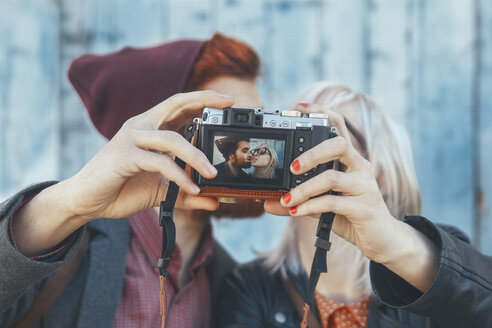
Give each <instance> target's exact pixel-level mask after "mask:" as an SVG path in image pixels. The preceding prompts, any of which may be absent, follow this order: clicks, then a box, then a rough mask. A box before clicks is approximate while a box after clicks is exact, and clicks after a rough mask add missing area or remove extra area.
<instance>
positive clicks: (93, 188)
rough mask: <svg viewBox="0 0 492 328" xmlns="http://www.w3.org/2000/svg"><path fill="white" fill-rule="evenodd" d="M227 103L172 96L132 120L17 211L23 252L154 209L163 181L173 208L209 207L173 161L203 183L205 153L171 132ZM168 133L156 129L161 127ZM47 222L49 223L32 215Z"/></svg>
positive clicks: (211, 172)
mask: <svg viewBox="0 0 492 328" xmlns="http://www.w3.org/2000/svg"><path fill="white" fill-rule="evenodd" d="M232 103H233V99H232V98H231V97H229V96H223V95H220V94H218V93H215V92H212V91H200V92H191V93H186V94H178V95H175V96H173V97H171V98H169V99H167V100H166V101H164V102H162V103H160V104H158V105H156V106H155V107H153V108H151V109H149V110H148V111H146V112H144V113H142V114H140V115H138V116H135V117H133V118H131V119H129V120H128V121H126V123H125V124H124V125H123V127H121V129H120V130H119V131H118V133H117V134H116V135H115V136H114V137H113V138H112V139H111V140H110V141H109V143H108V144H106V146H105V147H104V148H102V149H101V150H100V151H99V152H98V153H97V154H96V155H95V156H94V157H93V158H92V159H91V160H90V161H89V162H88V163H87V164H86V165H85V166H84V167H83V168H82V169H81V170H80V171H79V172H78V173H77V174H75V175H74V176H72V177H71V178H69V179H67V180H63V181H61V182H59V183H58V184H55V185H53V186H51V187H48V188H46V189H44V190H43V191H42V192H41V193H40V194H38V195H37V196H36V197H34V198H33V199H32V200H31V201H30V202H28V203H27V204H26V206H24V207H23V208H22V210H21V211H20V212H19V213H18V214H17V215H16V219H15V220H14V221H13V222H14V229H13V230H14V237H15V240H16V243H17V245H18V246H19V249H20V250H21V251H22V252H24V253H25V254H31V253H37V252H39V251H41V250H45V249H49V248H51V247H53V246H55V245H57V244H58V243H60V242H61V241H62V240H64V239H65V238H66V237H67V236H68V235H70V234H71V233H72V232H73V231H75V230H76V229H78V228H79V227H80V226H82V225H84V224H85V223H87V222H89V221H91V220H93V219H96V218H100V217H105V218H123V217H128V216H130V215H132V214H134V213H137V212H139V211H142V210H144V209H148V208H151V207H154V206H158V205H159V203H160V201H161V200H163V199H164V196H165V194H166V191H167V185H168V180H172V181H175V182H176V183H177V184H178V185H179V186H180V187H181V189H182V190H183V191H182V192H180V193H179V196H178V200H177V203H176V206H177V207H180V208H187V209H205V210H215V209H216V208H217V206H218V203H217V201H216V200H215V199H213V198H208V197H198V196H196V195H197V194H198V193H199V188H198V187H197V186H196V185H195V184H194V183H193V182H192V180H191V179H190V177H189V175H188V174H187V173H186V172H185V171H184V170H182V169H181V168H179V166H178V165H176V163H175V162H174V157H175V156H178V157H180V158H181V159H183V160H184V161H185V162H187V163H188V164H189V165H190V166H192V167H193V168H195V169H196V170H197V171H198V172H200V174H202V175H203V176H205V177H207V178H213V177H214V176H215V174H216V170H215V168H214V167H213V166H212V165H211V164H210V163H209V161H208V160H207V158H206V157H205V155H204V154H203V153H202V152H201V151H199V150H198V149H196V148H195V147H193V146H192V145H191V144H190V143H189V142H188V141H187V140H186V139H184V138H183V137H182V136H181V135H180V134H178V133H177V132H174V131H176V130H179V128H180V127H181V126H182V125H185V124H186V122H187V120H189V119H190V118H192V117H195V116H196V113H197V112H201V111H202V109H203V107H205V106H214V107H217V108H223V107H227V106H231V105H232ZM163 127H164V128H166V129H169V130H160V128H163ZM38 217H49V218H50V220H49V222H48V223H43V222H41V221H40V220H33V219H32V218H38Z"/></svg>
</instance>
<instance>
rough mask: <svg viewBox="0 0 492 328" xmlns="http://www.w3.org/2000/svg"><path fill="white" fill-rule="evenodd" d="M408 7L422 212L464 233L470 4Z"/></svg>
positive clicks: (469, 214)
mask: <svg viewBox="0 0 492 328" xmlns="http://www.w3.org/2000/svg"><path fill="white" fill-rule="evenodd" d="M414 10H415V16H414V17H415V22H414V24H413V28H414V31H415V32H416V33H415V34H416V35H415V39H414V43H413V47H414V50H413V55H414V57H413V58H412V61H413V68H412V91H411V92H412V93H413V97H414V99H412V101H413V104H412V105H411V107H410V108H409V111H411V113H412V121H413V122H412V124H411V125H410V134H411V136H412V139H413V141H414V145H415V153H416V156H415V162H416V169H417V173H418V179H419V182H420V185H421V188H422V198H423V214H424V216H427V217H429V218H431V219H432V220H434V221H437V222H446V223H448V224H452V225H455V226H457V227H459V228H460V229H462V230H463V231H464V232H465V233H467V234H468V235H469V236H470V235H471V233H472V220H473V185H472V174H471V170H472V163H473V159H472V152H471V144H470V142H471V134H472V131H471V122H472V121H471V108H472V94H471V85H472V75H471V71H472V67H473V47H472V44H473V42H472V41H473V33H474V31H473V21H472V19H473V16H472V12H473V7H472V2H469V1H460V0H453V1H426V2H423V1H422V2H417V3H416V6H415V7H414Z"/></svg>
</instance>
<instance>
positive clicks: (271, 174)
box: [253, 143, 278, 179]
mask: <svg viewBox="0 0 492 328" xmlns="http://www.w3.org/2000/svg"><path fill="white" fill-rule="evenodd" d="M263 147H264V148H267V149H268V151H269V152H270V163H269V166H268V169H267V170H266V171H265V172H266V176H264V177H262V178H266V179H275V171H276V170H277V167H278V156H277V152H276V151H275V149H273V148H272V147H270V146H269V145H267V144H266V143H262V144H260V145H258V146H257V147H256V148H259V149H261V148H263ZM256 171H257V169H256V168H255V170H254V172H253V175H255V176H256Z"/></svg>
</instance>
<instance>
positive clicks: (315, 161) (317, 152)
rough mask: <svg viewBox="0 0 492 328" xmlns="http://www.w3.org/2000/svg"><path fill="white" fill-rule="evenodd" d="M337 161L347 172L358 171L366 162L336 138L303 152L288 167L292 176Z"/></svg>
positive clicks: (340, 139) (341, 138)
mask: <svg viewBox="0 0 492 328" xmlns="http://www.w3.org/2000/svg"><path fill="white" fill-rule="evenodd" d="M334 160H339V161H340V162H341V163H342V164H343V165H345V167H346V168H347V171H350V170H352V169H358V168H362V167H365V165H367V163H366V162H367V160H366V159H364V157H362V156H361V154H360V153H359V152H358V151H357V150H355V149H354V147H353V146H352V145H351V144H350V143H349V142H348V141H347V139H345V138H343V137H341V136H338V137H335V138H331V139H328V140H325V141H323V142H322V143H320V144H319V145H317V146H315V147H313V148H311V149H309V150H307V151H305V152H304V153H303V154H302V155H300V156H299V157H297V158H296V160H294V162H292V164H291V166H290V171H291V172H292V173H293V174H297V175H298V174H302V173H305V172H307V171H309V170H310V169H312V168H313V167H316V166H318V165H319V164H323V163H328V162H331V161H334Z"/></svg>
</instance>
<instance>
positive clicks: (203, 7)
mask: <svg viewBox="0 0 492 328" xmlns="http://www.w3.org/2000/svg"><path fill="white" fill-rule="evenodd" d="M212 5H213V4H212V0H185V1H168V2H167V4H166V9H165V10H166V11H167V16H166V23H165V24H164V25H165V30H164V36H165V39H167V40H172V39H177V38H193V39H194V38H201V39H205V38H208V37H210V36H211V35H212V33H213V32H215V30H216V29H217V15H218V13H216V12H214V11H213V10H212Z"/></svg>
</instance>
